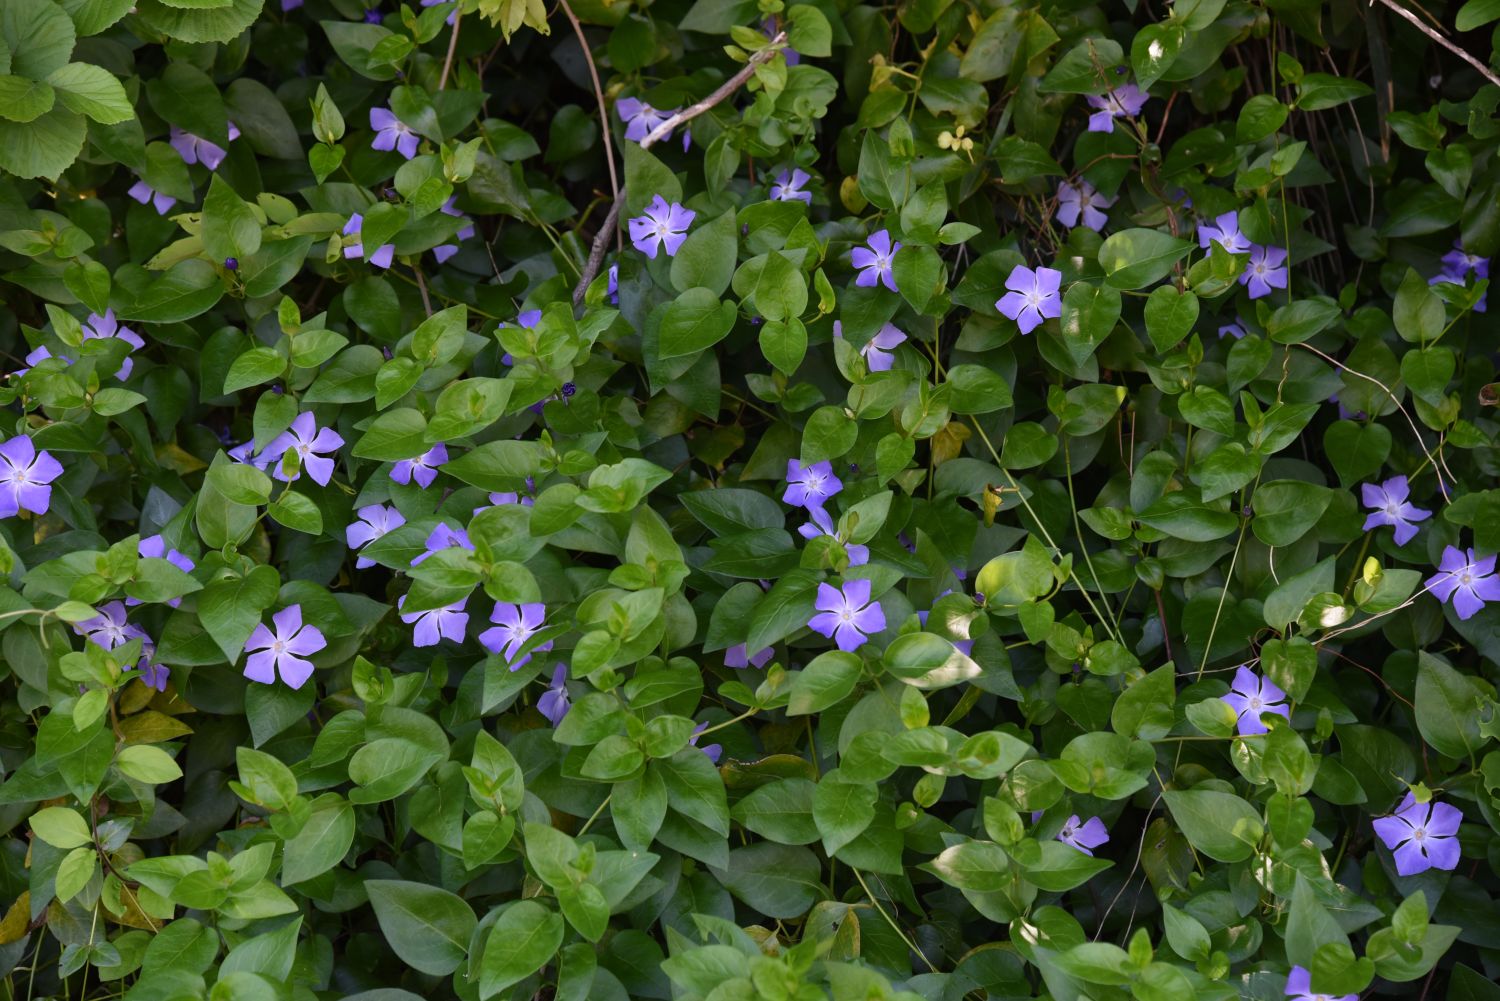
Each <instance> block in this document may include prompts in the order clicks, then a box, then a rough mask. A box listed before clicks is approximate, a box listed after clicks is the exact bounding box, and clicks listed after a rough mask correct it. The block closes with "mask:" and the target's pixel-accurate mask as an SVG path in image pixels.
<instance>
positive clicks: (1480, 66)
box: [1370, 0, 1500, 87]
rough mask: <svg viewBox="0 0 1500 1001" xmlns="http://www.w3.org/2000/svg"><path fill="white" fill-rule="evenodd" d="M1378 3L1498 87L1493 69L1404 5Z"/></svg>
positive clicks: (1388, 0)
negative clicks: (1431, 26) (1429, 25)
mask: <svg viewBox="0 0 1500 1001" xmlns="http://www.w3.org/2000/svg"><path fill="white" fill-rule="evenodd" d="M1380 3H1381V4H1383V5H1384V6H1386V7H1389V8H1390V9H1391V10H1393V11H1395V12H1396V13H1397V14H1400V15H1401V16H1402V17H1403V18H1405V19H1406V20H1407V21H1408V22H1410V23H1411V25H1412V26H1413V27H1415V28H1416V29H1417V30H1418V31H1420V32H1421V33H1422V34H1424V35H1426V36H1427V37H1428V38H1430V39H1432V40H1433V41H1434V42H1437V43H1438V44H1439V45H1441V46H1442V47H1443V48H1445V49H1447V50H1448V51H1449V52H1451V53H1453V54H1454V55H1455V56H1457V57H1458V58H1460V59H1462V60H1463V61H1464V62H1466V63H1468V64H1469V65H1470V66H1472V67H1474V68H1475V69H1476V70H1478V71H1479V73H1480V75H1481V76H1483V77H1484V78H1485V79H1486V80H1488V81H1489V82H1490V83H1492V84H1494V85H1495V86H1496V87H1500V76H1496V75H1495V73H1494V71H1493V70H1491V69H1490V68H1489V67H1488V66H1486V65H1485V64H1484V63H1482V62H1480V61H1479V60H1478V59H1475V58H1474V57H1473V56H1471V55H1470V54H1469V53H1468V52H1465V51H1464V50H1463V49H1461V48H1459V47H1458V46H1457V45H1454V44H1453V43H1452V42H1450V41H1448V39H1446V38H1444V37H1443V36H1442V35H1441V34H1439V33H1438V32H1437V31H1434V30H1433V29H1432V28H1429V27H1428V26H1427V25H1425V24H1423V23H1422V20H1421V18H1419V17H1417V15H1415V14H1413V13H1412V12H1411V11H1409V10H1407V9H1406V8H1405V7H1403V6H1401V5H1400V4H1398V3H1396V2H1395V0H1380ZM1374 4H1375V0H1370V5H1371V6H1374Z"/></svg>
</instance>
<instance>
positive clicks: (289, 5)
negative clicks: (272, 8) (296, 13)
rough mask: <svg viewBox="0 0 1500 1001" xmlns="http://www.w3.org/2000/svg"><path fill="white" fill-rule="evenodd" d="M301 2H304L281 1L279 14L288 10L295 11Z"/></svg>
mask: <svg viewBox="0 0 1500 1001" xmlns="http://www.w3.org/2000/svg"><path fill="white" fill-rule="evenodd" d="M303 2H304V0H281V12H282V13H283V14H285V13H286V12H287V11H289V10H296V9H297V8H298V7H301V6H302V4H303Z"/></svg>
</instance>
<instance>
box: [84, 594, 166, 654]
mask: <svg viewBox="0 0 1500 1001" xmlns="http://www.w3.org/2000/svg"><path fill="white" fill-rule="evenodd" d="M127 614H128V613H127V612H126V611H125V603H124V602H123V601H111V602H110V603H109V604H107V605H104V606H103V607H101V608H100V609H99V614H98V615H96V616H94V617H93V618H92V619H85V620H84V621H82V622H79V623H76V624H75V625H74V626H73V631H74V632H76V633H77V634H78V635H79V636H82V637H83V638H84V639H86V640H88V641H89V642H90V643H92V644H94V645H95V646H97V647H103V648H104V649H106V650H113V649H115V648H116V647H122V646H124V645H125V644H126V643H129V642H130V641H131V640H134V639H139V640H143V641H146V642H150V641H149V640H148V639H147V637H146V631H145V630H144V629H142V628H141V627H140V626H135V625H131V624H130V623H129V622H126V621H125V616H126V615H127Z"/></svg>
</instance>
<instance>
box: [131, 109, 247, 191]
mask: <svg viewBox="0 0 1500 1001" xmlns="http://www.w3.org/2000/svg"><path fill="white" fill-rule="evenodd" d="M239 137H240V130H239V129H237V128H235V127H234V123H233V122H230V123H229V141H230V142H233V141H234V140H236V139H238V138H239ZM167 141H168V142H170V143H171V144H172V148H173V149H175V150H176V151H177V155H178V156H180V157H182V162H183V163H189V164H192V163H201V164H203V166H205V167H207V168H208V169H209V170H218V169H219V164H221V163H223V162H224V158H225V157H226V156H228V155H229V153H228V152H227V151H226V150H225V149H224V147H222V146H219V145H217V144H215V143H211V142H209V141H208V140H207V139H202V138H200V137H198V136H195V135H193V134H192V133H191V132H184V131H183V130H182V129H179V128H178V127H177V126H175V125H174V126H172V131H171V134H170V136H169V137H168V140H167ZM137 201H141V200H140V199H137ZM142 204H144V202H142Z"/></svg>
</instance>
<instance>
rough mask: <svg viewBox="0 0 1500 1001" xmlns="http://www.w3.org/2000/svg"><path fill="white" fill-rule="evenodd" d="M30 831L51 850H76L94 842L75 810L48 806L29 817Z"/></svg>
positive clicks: (85, 824) (86, 826) (87, 826)
mask: <svg viewBox="0 0 1500 1001" xmlns="http://www.w3.org/2000/svg"><path fill="white" fill-rule="evenodd" d="M30 824H31V830H32V833H33V834H35V835H36V836H37V837H39V838H41V839H42V840H43V841H45V842H47V844H49V845H51V846H52V847H53V848H77V847H79V846H80V845H86V844H89V843H90V842H92V841H93V840H94V838H93V835H92V834H90V833H89V825H88V824H87V823H86V822H85V821H84V819H83V817H82V816H81V815H80V814H79V813H78V811H76V810H69V809H66V808H64V807H61V806H49V807H47V808H46V809H43V810H38V811H37V812H36V813H34V814H32V815H31V820H30Z"/></svg>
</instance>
